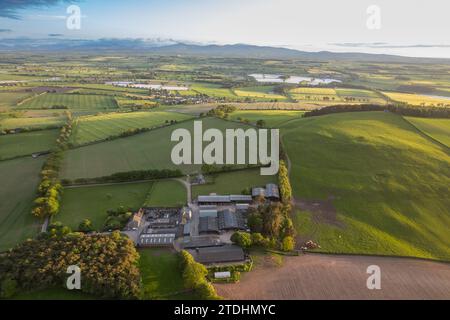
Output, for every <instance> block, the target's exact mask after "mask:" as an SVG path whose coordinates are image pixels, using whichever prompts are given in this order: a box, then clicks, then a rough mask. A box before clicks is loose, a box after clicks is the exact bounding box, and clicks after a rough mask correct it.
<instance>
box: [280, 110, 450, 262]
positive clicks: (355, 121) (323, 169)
mask: <svg viewBox="0 0 450 320" xmlns="http://www.w3.org/2000/svg"><path fill="white" fill-rule="evenodd" d="M375 132H376V134H373V133H375ZM282 139H283V142H284V145H285V147H286V150H287V153H288V155H289V158H290V161H291V164H292V169H291V175H290V178H291V183H292V187H293V193H294V196H295V198H296V201H300V200H312V201H313V202H314V203H321V202H322V201H325V200H327V199H328V200H329V201H331V202H332V204H333V206H334V208H335V210H336V214H334V216H333V212H326V211H320V210H315V211H314V212H311V211H312V210H309V211H308V210H306V211H305V210H304V209H305V207H304V205H302V204H301V203H299V205H298V206H297V213H296V215H295V222H296V224H297V229H298V230H297V231H298V233H299V235H301V236H302V237H303V238H312V239H314V240H315V241H317V242H318V243H320V244H321V246H322V249H321V250H322V251H324V252H338V253H366V254H386V255H400V256H416V257H424V258H434V259H444V260H449V259H450V252H449V251H448V244H449V243H450V238H449V234H448V232H447V230H448V228H447V226H448V225H449V223H450V220H449V219H450V217H449V216H448V214H447V213H448V208H449V207H450V202H449V201H450V198H449V197H448V187H447V186H448V185H449V183H450V180H449V179H450V158H449V156H448V151H447V150H445V149H444V147H442V146H439V145H436V144H435V143H434V142H433V141H430V140H429V139H427V138H426V137H424V136H422V135H421V134H420V133H419V132H417V130H415V129H414V128H413V127H412V126H410V125H409V124H408V123H407V122H405V121H404V120H403V119H402V118H401V117H400V116H397V115H393V114H386V113H383V112H363V113H343V114H335V115H326V116H321V117H311V118H305V119H300V120H293V121H290V122H289V123H287V124H286V126H283V127H282ZM330 199H331V200H330ZM330 214H331V215H332V216H331V217H330ZM430 244H432V245H430Z"/></svg>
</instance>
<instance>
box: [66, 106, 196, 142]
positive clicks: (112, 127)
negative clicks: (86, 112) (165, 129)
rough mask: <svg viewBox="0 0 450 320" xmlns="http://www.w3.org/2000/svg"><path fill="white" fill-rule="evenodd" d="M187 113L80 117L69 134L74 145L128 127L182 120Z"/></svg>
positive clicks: (156, 112) (134, 113) (157, 124)
mask: <svg viewBox="0 0 450 320" xmlns="http://www.w3.org/2000/svg"><path fill="white" fill-rule="evenodd" d="M189 118H191V117H190V116H188V115H184V114H180V113H174V112H161V111H151V112H129V113H108V114H102V115H95V116H85V117H80V118H78V119H77V120H76V125H75V128H74V130H73V133H72V136H71V143H73V144H74V145H81V144H86V143H89V142H93V141H98V140H103V139H106V138H107V137H109V136H115V135H118V134H120V133H123V132H125V131H127V130H130V129H141V128H152V127H156V126H161V125H164V124H165V123H166V122H167V121H169V122H170V121H171V120H173V121H183V120H186V119H189Z"/></svg>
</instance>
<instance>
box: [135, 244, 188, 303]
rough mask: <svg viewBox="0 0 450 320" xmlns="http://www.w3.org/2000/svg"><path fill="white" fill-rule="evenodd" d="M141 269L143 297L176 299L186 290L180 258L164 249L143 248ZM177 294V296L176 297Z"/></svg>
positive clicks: (146, 298) (147, 298) (140, 261)
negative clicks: (178, 294)
mask: <svg viewBox="0 0 450 320" xmlns="http://www.w3.org/2000/svg"><path fill="white" fill-rule="evenodd" d="M139 254H140V256H141V258H140V260H139V269H140V270H141V276H142V284H143V288H142V299H144V300H155V299H174V298H176V294H177V293H180V292H182V291H184V286H183V278H182V276H181V272H180V267H179V258H178V256H177V254H176V253H175V252H172V251H169V250H164V249H141V250H139ZM174 296H175V297H174Z"/></svg>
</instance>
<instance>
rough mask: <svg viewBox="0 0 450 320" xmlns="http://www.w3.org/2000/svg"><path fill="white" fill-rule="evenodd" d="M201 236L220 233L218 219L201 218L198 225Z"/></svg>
mask: <svg viewBox="0 0 450 320" xmlns="http://www.w3.org/2000/svg"><path fill="white" fill-rule="evenodd" d="M198 233H199V234H212V233H219V224H218V222H217V217H209V216H206V217H200V219H199V224H198Z"/></svg>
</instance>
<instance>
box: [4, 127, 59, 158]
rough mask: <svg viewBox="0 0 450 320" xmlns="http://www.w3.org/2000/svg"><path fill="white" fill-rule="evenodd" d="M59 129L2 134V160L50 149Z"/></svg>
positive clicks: (54, 142)
mask: <svg viewBox="0 0 450 320" xmlns="http://www.w3.org/2000/svg"><path fill="white" fill-rule="evenodd" d="M58 135H59V130H56V129H55V130H41V131H33V132H25V133H17V134H8V135H2V136H0V160H3V159H10V158H13V157H17V156H23V155H31V154H32V153H35V152H39V151H48V150H50V149H51V148H53V146H54V145H55V144H56V139H58Z"/></svg>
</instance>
